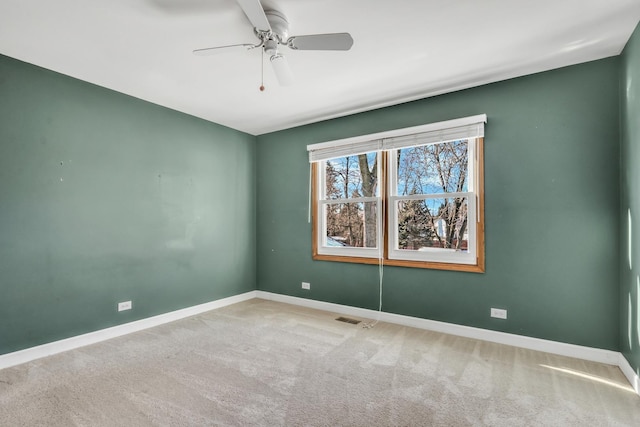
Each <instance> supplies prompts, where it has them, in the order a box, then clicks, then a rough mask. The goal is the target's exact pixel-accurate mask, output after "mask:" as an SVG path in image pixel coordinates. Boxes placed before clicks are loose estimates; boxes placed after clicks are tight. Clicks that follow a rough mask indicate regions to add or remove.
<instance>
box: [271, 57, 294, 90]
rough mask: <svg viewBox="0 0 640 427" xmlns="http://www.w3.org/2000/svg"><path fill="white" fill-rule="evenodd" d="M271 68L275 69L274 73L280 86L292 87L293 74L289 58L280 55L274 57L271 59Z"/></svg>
mask: <svg viewBox="0 0 640 427" xmlns="http://www.w3.org/2000/svg"><path fill="white" fill-rule="evenodd" d="M271 66H272V67H273V72H274V73H275V75H276V78H277V79H278V83H280V86H290V85H291V84H293V73H291V68H289V62H288V61H287V58H285V57H284V56H282V55H280V54H276V55H273V56H272V57H271Z"/></svg>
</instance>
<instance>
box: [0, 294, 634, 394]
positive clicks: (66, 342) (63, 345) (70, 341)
mask: <svg viewBox="0 0 640 427" xmlns="http://www.w3.org/2000/svg"><path fill="white" fill-rule="evenodd" d="M253 298H261V299H265V300H271V301H277V302H283V303H287V304H293V305H299V306H303V307H309V308H314V309H318V310H324V311H331V312H334V313H339V314H345V315H349V316H356V317H363V318H367V319H378V320H380V321H383V322H388V323H395V324H398V325H403V326H410V327H413V328H419V329H426V330H430V331H435V332H442V333H445V334H451V335H456V336H462V337H467V338H475V339H479V340H483V341H490V342H495V343H499V344H506V345H511V346H515V347H521V348H527V349H530V350H537V351H543V352H546V353H551V354H558V355H562V356H568V357H575V358H578V359H583V360H590V361H594V362H600V363H606V364H609V365H614V366H618V367H619V368H620V370H621V371H622V373H623V374H624V375H625V377H626V378H627V380H629V383H630V384H631V386H632V387H633V389H634V390H635V391H636V393H638V394H639V395H640V377H638V375H637V374H636V372H635V371H634V370H633V368H632V367H631V365H629V362H628V361H627V359H626V358H625V357H624V356H623V355H622V353H620V352H616V351H610V350H603V349H598V348H592V347H585V346H579V345H574V344H567V343H562V342H557V341H549V340H544V339H540V338H531V337H525V336H522V335H515V334H509V333H506V332H497V331H490V330H487V329H480V328H474V327H470V326H462V325H455V324H452V323H445V322H438V321H435V320H428V319H421V318H417V317H410V316H403V315H400V314H393V313H386V312H381V313H379V312H377V311H375V310H369V309H365V308H358V307H351V306H347V305H341V304H334V303H329V302H324V301H316V300H311V299H306V298H298V297H292V296H288V295H281V294H274V293H271V292H264V291H250V292H246V293H243V294H240V295H234V296H232V297H228V298H223V299H219V300H216V301H211V302H208V303H204V304H200V305H195V306H192V307H187V308H183V309H181V310H176V311H172V312H169V313H164V314H160V315H157V316H153V317H148V318H146V319H141V320H136V321H134V322H130V323H125V324H123V325H118V326H113V327H111V328H106V329H101V330H99V331H95V332H90V333H87V334H83V335H78V336H75V337H71V338H67V339H63V340H60V341H54V342H51V343H47V344H42V345H39V346H36V347H31V348H27V349H24V350H19V351H16V352H13V353H8V354H3V355H0V369H4V368H9V367H11V366H16V365H20V364H22V363H27V362H30V361H32V360H35V359H39V358H42V357H46V356H51V355H54V354H58V353H62V352H64V351H68V350H73V349H75V348H79V347H84V346H86V345H90V344H95V343H98V342H101V341H106V340H108V339H111V338H116V337H119V336H122V335H126V334H130V333H133V332H138V331H141V330H144V329H148V328H152V327H154V326H159V325H162V324H164V323H169V322H173V321H176V320H180V319H184V318H186V317H191V316H195V315H197V314H200V313H204V312H207V311H210V310H215V309H217V308H222V307H226V306H228V305H232V304H236V303H239V302H242V301H247V300H250V299H253Z"/></svg>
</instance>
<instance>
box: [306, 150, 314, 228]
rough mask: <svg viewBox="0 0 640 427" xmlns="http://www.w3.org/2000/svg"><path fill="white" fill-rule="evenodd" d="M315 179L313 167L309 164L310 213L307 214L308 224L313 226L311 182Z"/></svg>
mask: <svg viewBox="0 0 640 427" xmlns="http://www.w3.org/2000/svg"><path fill="white" fill-rule="evenodd" d="M312 179H313V165H312V164H311V162H309V211H308V212H307V222H308V223H309V224H311V180H312Z"/></svg>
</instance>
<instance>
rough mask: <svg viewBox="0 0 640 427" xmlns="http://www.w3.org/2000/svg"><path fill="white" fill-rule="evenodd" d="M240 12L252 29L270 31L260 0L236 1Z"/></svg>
mask: <svg viewBox="0 0 640 427" xmlns="http://www.w3.org/2000/svg"><path fill="white" fill-rule="evenodd" d="M236 1H237V2H238V4H239V5H240V7H241V8H242V11H243V12H244V14H245V15H247V18H248V19H249V21H250V22H251V25H253V27H254V28H256V29H258V30H262V31H271V25H269V21H268V20H267V15H265V13H264V9H263V8H262V5H261V4H260V0H236Z"/></svg>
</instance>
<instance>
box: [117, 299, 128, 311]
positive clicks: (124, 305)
mask: <svg viewBox="0 0 640 427" xmlns="http://www.w3.org/2000/svg"><path fill="white" fill-rule="evenodd" d="M124 310H131V301H124V302H119V303H118V311H124Z"/></svg>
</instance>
